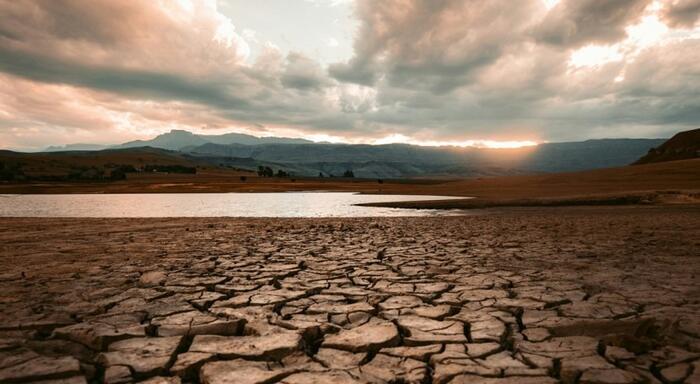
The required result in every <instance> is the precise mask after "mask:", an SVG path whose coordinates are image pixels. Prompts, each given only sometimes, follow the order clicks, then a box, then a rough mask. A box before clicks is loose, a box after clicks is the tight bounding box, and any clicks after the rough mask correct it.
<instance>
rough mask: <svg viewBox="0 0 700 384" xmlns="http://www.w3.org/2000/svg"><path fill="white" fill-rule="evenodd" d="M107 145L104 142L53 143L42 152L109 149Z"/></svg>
mask: <svg viewBox="0 0 700 384" xmlns="http://www.w3.org/2000/svg"><path fill="white" fill-rule="evenodd" d="M107 148H108V146H107V145H102V144H84V143H77V144H66V145H51V146H49V147H46V149H44V150H43V151H42V152H64V151H100V150H103V149H107Z"/></svg>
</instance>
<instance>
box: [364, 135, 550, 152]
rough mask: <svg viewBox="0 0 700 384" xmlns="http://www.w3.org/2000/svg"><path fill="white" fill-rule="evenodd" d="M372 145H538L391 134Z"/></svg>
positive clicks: (513, 146) (481, 146) (526, 142)
mask: <svg viewBox="0 0 700 384" xmlns="http://www.w3.org/2000/svg"><path fill="white" fill-rule="evenodd" d="M372 144H375V145H380V144H411V145H420V146H426V147H474V148H493V149H508V148H511V149H512V148H523V147H532V146H535V145H538V144H539V143H538V142H536V141H532V140H461V141H460V140H457V141H439V140H416V139H413V138H411V137H408V136H405V135H401V134H393V135H389V136H386V137H383V138H381V139H377V140H374V141H372Z"/></svg>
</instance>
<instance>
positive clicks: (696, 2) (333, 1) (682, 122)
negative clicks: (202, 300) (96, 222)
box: [0, 0, 700, 150]
mask: <svg viewBox="0 0 700 384" xmlns="http://www.w3.org/2000/svg"><path fill="white" fill-rule="evenodd" d="M698 126H700V0H518V1H512V0H383V1H373V0H355V1H353V0H257V1H251V0H218V1H216V0H202V1H198V0H0V148H10V149H16V150H36V149H40V148H44V147H46V146H48V145H61V144H69V143H97V144H112V143H120V142H125V141H129V140H134V139H147V138H151V137H153V136H155V135H157V134H160V133H164V132H168V131H170V130H172V129H184V130H188V131H192V132H196V133H204V134H222V133H227V132H240V133H248V134H253V135H257V136H285V137H303V138H308V139H312V140H316V141H331V142H346V143H372V144H383V143H393V142H403V143H411V144H420V145H483V146H496V147H497V146H518V145H522V144H527V143H535V142H544V141H549V142H553V141H575V140H586V139H591V138H604V137H669V136H671V135H672V134H673V133H675V132H678V131H681V130H685V129H691V128H696V127H698Z"/></svg>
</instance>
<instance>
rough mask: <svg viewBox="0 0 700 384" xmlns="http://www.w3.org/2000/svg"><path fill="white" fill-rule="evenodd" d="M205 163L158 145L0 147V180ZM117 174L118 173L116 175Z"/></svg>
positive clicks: (105, 174) (98, 176)
mask: <svg viewBox="0 0 700 384" xmlns="http://www.w3.org/2000/svg"><path fill="white" fill-rule="evenodd" d="M208 165H209V164H207V163H205V162H203V161H201V160H199V159H194V158H192V157H189V156H187V155H184V154H182V153H179V152H172V151H168V150H164V149H158V148H134V149H107V150H102V151H67V152H44V153H22V152H13V151H3V150H0V180H12V181H25V180H46V181H64V180H104V179H106V180H114V179H119V178H122V177H123V174H124V172H129V171H131V170H144V169H147V168H149V167H150V168H151V169H156V170H157V169H167V170H172V171H173V172H181V173H187V172H193V171H196V168H197V167H198V166H208ZM117 176H119V177H117Z"/></svg>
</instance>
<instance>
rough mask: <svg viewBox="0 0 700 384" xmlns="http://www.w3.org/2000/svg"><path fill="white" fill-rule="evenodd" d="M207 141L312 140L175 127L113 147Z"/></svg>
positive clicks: (165, 146) (175, 147)
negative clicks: (151, 137) (153, 136)
mask: <svg viewBox="0 0 700 384" xmlns="http://www.w3.org/2000/svg"><path fill="white" fill-rule="evenodd" d="M207 143H213V144H224V145H226V144H242V145H258V144H303V143H311V141H308V140H303V139H290V138H285V137H256V136H252V135H244V134H241V133H226V134H223V135H198V134H194V133H192V132H188V131H183V130H178V129H173V130H171V131H170V132H168V133H164V134H161V135H158V136H156V137H155V138H153V139H151V140H136V141H130V142H128V143H124V144H119V145H115V146H113V148H136V147H146V146H148V147H154V148H163V149H169V150H173V151H178V150H180V149H182V148H185V147H193V146H199V145H203V144H207Z"/></svg>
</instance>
